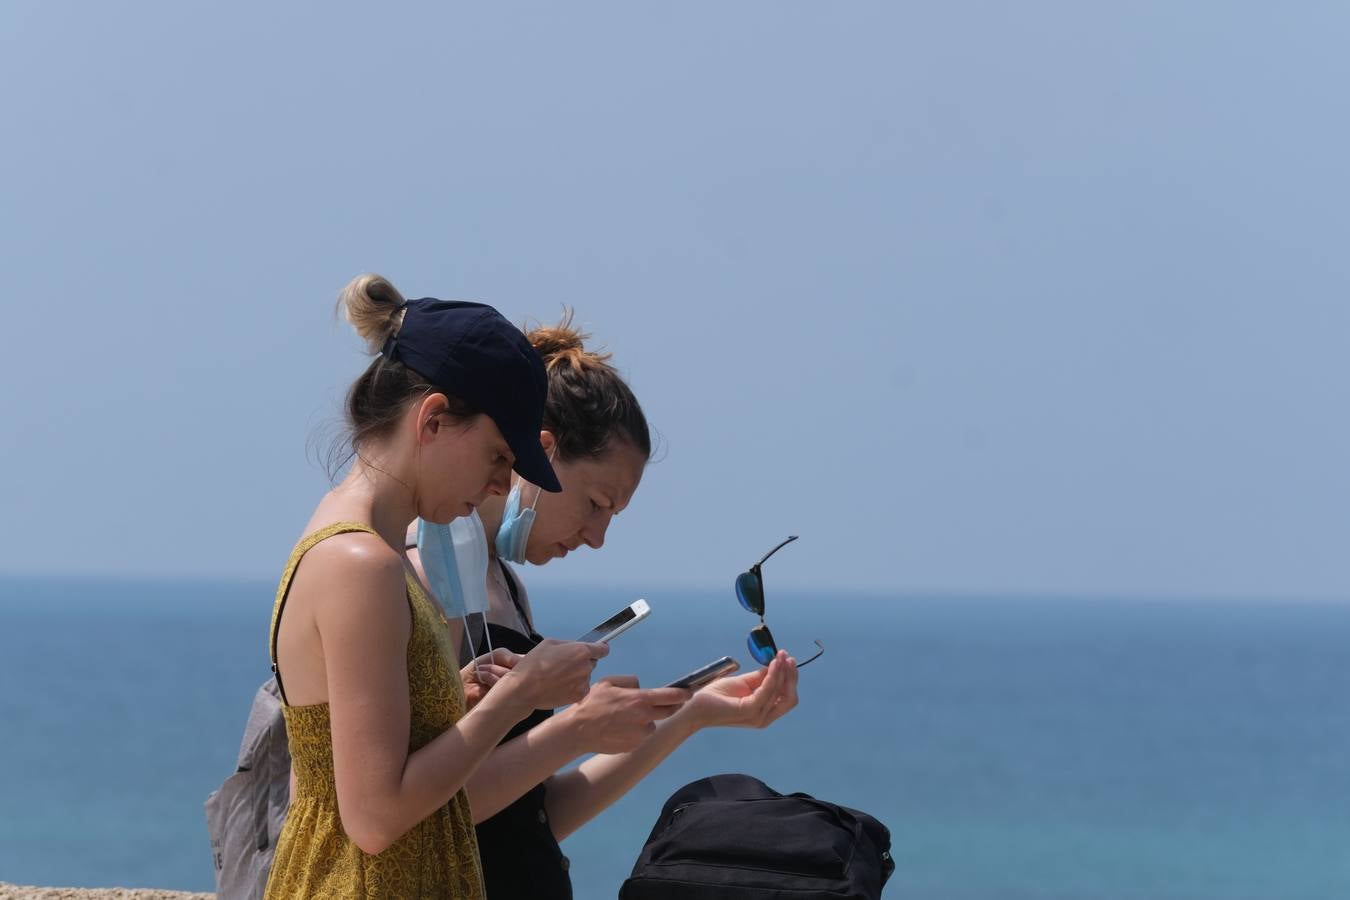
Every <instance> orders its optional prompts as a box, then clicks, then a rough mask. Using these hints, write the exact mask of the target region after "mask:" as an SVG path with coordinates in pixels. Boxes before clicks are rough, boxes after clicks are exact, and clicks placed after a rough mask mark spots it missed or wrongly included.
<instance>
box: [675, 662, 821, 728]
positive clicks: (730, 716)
mask: <svg viewBox="0 0 1350 900" xmlns="http://www.w3.org/2000/svg"><path fill="white" fill-rule="evenodd" d="M796 705H797V665H796V663H795V662H794V661H793V660H792V659H791V658H790V657H789V656H788V655H787V653H786V652H785V651H783V650H779V651H778V655H777V656H775V657H774V658H773V660H772V661H770V663H769V664H768V665H767V666H765V667H764V668H762V669H756V670H755V671H753V672H747V673H745V674H744V675H736V676H731V677H727V678H719V679H717V680H716V681H714V682H712V683H710V684H708V685H707V686H706V687H703V688H700V689H699V690H698V692H697V693H695V694H694V696H693V697H692V698H691V699H690V701H689V702H688V703H687V704H686V705H685V707H684V709H683V710H681V712H680V716H681V718H685V719H687V721H688V724H689V725H690V726H691V727H694V728H712V727H717V726H724V727H736V728H764V727H766V726H768V725H770V724H772V723H773V722H775V721H777V720H778V719H780V718H782V717H783V716H785V715H787V713H788V712H790V711H791V710H792V708H793V707H795V706H796Z"/></svg>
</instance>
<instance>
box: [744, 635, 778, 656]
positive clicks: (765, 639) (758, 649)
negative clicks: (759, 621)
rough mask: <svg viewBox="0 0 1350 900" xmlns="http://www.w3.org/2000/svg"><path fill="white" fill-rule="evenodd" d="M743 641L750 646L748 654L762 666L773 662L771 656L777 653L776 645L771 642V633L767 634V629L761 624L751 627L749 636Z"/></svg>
mask: <svg viewBox="0 0 1350 900" xmlns="http://www.w3.org/2000/svg"><path fill="white" fill-rule="evenodd" d="M745 643H746V646H748V647H749V648H750V655H751V656H753V657H754V658H755V661H756V662H758V663H759V664H760V665H762V666H767V665H768V664H769V663H771V662H773V658H774V657H775V656H777V655H778V647H777V645H775V644H774V642H773V635H771V634H769V629H768V628H766V627H764V626H763V625H758V626H756V627H755V628H754V629H752V630H751V632H750V637H749V638H748V639H747V640H746V642H745Z"/></svg>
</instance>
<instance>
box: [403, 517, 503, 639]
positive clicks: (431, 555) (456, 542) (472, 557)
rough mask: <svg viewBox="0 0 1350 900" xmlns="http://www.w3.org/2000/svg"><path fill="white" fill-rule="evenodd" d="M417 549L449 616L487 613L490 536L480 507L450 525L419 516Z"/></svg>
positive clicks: (423, 567) (432, 586)
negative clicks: (480, 514) (481, 515)
mask: <svg viewBox="0 0 1350 900" xmlns="http://www.w3.org/2000/svg"><path fill="white" fill-rule="evenodd" d="M417 552H418V553H419V554H421V557H422V571H424V572H426V575H427V584H428V585H429V586H430V587H431V590H432V591H433V592H434V593H435V594H436V599H437V600H440V601H441V605H442V606H444V607H445V613H446V615H448V616H457V617H458V618H461V619H463V618H465V617H466V616H467V615H468V614H469V613H478V614H480V615H486V614H487V611H488V593H487V567H488V546H487V535H485V534H484V533H483V520H482V519H480V518H478V511H477V510H474V511H473V512H471V513H470V514H469V515H467V516H462V517H460V518H458V519H454V520H453V521H451V522H450V524H449V525H437V524H435V523H434V522H428V521H426V520H425V519H418V520H417ZM466 626H467V622H466Z"/></svg>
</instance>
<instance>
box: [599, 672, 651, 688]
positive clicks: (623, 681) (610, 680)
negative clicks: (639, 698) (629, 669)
mask: <svg viewBox="0 0 1350 900" xmlns="http://www.w3.org/2000/svg"><path fill="white" fill-rule="evenodd" d="M600 682H601V683H602V684H612V685H614V686H615V687H621V688H636V687H640V686H641V685H639V684H638V678H637V676H636V675H606V676H605V677H604V678H601V679H600Z"/></svg>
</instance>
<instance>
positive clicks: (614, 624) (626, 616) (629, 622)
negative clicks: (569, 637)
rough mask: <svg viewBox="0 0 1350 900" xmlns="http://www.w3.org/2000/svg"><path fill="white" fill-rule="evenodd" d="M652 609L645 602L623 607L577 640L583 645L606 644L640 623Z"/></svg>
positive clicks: (639, 601) (640, 601) (641, 601)
mask: <svg viewBox="0 0 1350 900" xmlns="http://www.w3.org/2000/svg"><path fill="white" fill-rule="evenodd" d="M651 611H652V608H651V607H650V606H648V605H647V601H646V600H638V601H637V602H635V603H633V604H631V605H629V606H625V607H624V608H623V609H621V610H619V611H618V612H616V613H615V614H614V615H612V616H610V617H609V618H608V619H606V620H605V621H603V622H601V623H600V624H599V625H597V626H595V627H594V628H592V629H591V630H590V631H588V632H586V633H585V634H583V635H582V636H581V637H579V638H577V640H578V641H582V642H584V643H588V644H589V643H596V642H599V643H602V644H608V643H609V642H610V641H612V640H614V639H615V638H616V637H618V636H619V635H621V634H623V633H624V632H625V631H627V630H628V629H630V628H632V627H633V626H634V625H636V624H637V623H639V622H641V621H642V620H643V619H645V618H647V616H649V615H651Z"/></svg>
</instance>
